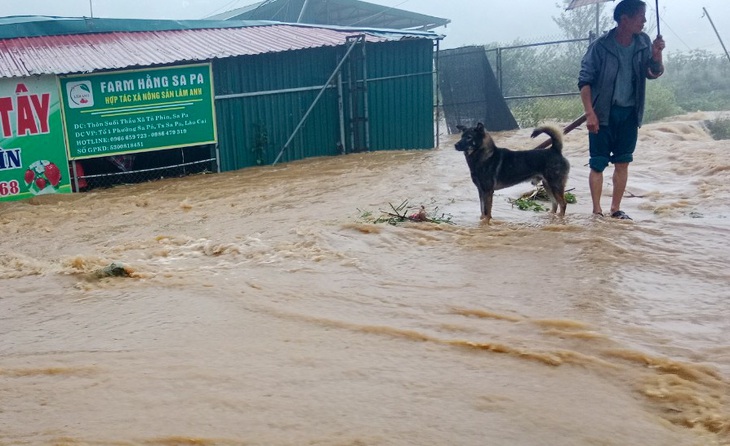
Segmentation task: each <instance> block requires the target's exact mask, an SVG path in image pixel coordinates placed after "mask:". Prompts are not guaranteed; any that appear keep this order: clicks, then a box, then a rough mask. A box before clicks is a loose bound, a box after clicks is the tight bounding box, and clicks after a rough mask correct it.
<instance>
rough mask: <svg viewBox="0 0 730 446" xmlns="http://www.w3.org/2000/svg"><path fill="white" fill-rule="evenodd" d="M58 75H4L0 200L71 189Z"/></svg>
mask: <svg viewBox="0 0 730 446" xmlns="http://www.w3.org/2000/svg"><path fill="white" fill-rule="evenodd" d="M62 127H63V126H62V124H61V106H60V101H59V97H58V84H57V83H56V78H55V77H54V76H34V77H26V78H19V79H0V201H9V200H18V199H21V198H29V197H33V196H35V195H46V194H55V193H68V192H71V182H70V181H69V171H68V160H67V158H66V146H65V144H64V140H63V128H62Z"/></svg>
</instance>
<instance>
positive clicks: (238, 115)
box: [0, 16, 441, 175]
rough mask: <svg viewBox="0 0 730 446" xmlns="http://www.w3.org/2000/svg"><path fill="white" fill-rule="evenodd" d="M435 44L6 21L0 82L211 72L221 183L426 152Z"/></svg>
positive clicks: (328, 33) (226, 27) (84, 21)
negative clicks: (305, 162)
mask: <svg viewBox="0 0 730 446" xmlns="http://www.w3.org/2000/svg"><path fill="white" fill-rule="evenodd" d="M440 38H441V36H439V35H437V34H435V33H432V32H428V31H403V30H388V29H373V28H343V27H331V26H314V25H303V24H287V23H278V22H236V21H210V20H203V21H183V22H180V21H165V20H132V19H129V20H127V19H124V20H122V19H97V18H94V19H89V18H65V17H64V18H59V17H36V16H33V17H28V16H23V17H10V18H3V19H0V81H3V82H4V81H8V80H18V79H23V78H34V77H39V76H40V77H43V76H52V77H56V78H57V79H59V82H60V84H61V85H65V84H64V80H67V79H69V78H73V77H74V76H76V77H78V76H84V75H94V74H105V75H113V74H114V73H117V72H127V71H136V70H143V71H144V70H147V69H152V68H157V69H161V68H170V67H173V68H174V67H179V66H185V65H189V64H191V63H192V64H196V63H198V64H199V63H204V64H210V67H211V73H212V85H213V99H214V109H215V129H214V130H215V132H216V134H217V137H216V138H215V139H216V141H217V145H216V149H217V152H216V153H217V154H218V156H217V158H218V159H219V162H218V170H220V171H226V170H234V169H240V168H244V167H248V166H253V165H257V164H271V163H276V162H282V161H292V160H297V159H302V158H307V157H312V156H325V155H337V154H341V153H349V152H356V151H363V150H394V149H427V148H432V147H434V137H435V130H434V98H435V88H436V86H435V83H434V68H433V67H434V65H433V57H434V54H435V51H437V50H438V42H439V40H440ZM62 94H65V92H62ZM67 142H68V144H69V145H72V141H70V140H69V141H67ZM171 147H172V146H171ZM211 147H212V146H211ZM67 150H68V152H69V153H73V147H67ZM99 153H100V156H101V155H106V154H105V153H104V152H103V151H101V152H99ZM128 153H135V151H134V150H130V151H127V152H124V153H121V155H126V154H128ZM72 158H73V157H72ZM0 175H2V173H0Z"/></svg>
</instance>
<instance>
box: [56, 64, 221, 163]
mask: <svg viewBox="0 0 730 446" xmlns="http://www.w3.org/2000/svg"><path fill="white" fill-rule="evenodd" d="M60 83H61V95H62V104H63V112H64V116H65V120H64V125H65V131H66V138H67V141H68V153H69V159H83V158H93V157H99V156H108V155H119V154H124V153H134V152H142V151H147V150H159V149H170V148H173V147H183V146H193V145H200V144H211V143H215V142H216V141H217V136H216V126H215V114H214V110H213V104H214V102H213V82H212V74H211V66H210V64H207V63H206V64H195V65H179V66H174V67H164V68H148V69H139V70H126V71H114V72H107V73H96V74H84V75H70V76H63V77H61V78H60Z"/></svg>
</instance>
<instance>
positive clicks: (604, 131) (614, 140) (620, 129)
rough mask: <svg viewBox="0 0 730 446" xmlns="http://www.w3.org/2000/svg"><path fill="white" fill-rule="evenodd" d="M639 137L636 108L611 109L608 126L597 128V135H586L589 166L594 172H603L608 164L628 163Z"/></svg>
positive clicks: (630, 160) (631, 159)
mask: <svg viewBox="0 0 730 446" xmlns="http://www.w3.org/2000/svg"><path fill="white" fill-rule="evenodd" d="M638 136H639V124H638V119H637V117H636V108H634V107H619V106H617V105H614V106H613V107H611V115H610V117H609V120H608V125H602V126H600V127H599V128H598V133H589V134H588V144H589V152H590V155H591V158H590V161H589V165H590V166H591V169H593V170H595V171H596V172H603V171H604V169H606V166H608V163H609V162H611V163H613V164H616V163H630V162H632V161H633V160H634V149H635V148H636V140H637V138H638Z"/></svg>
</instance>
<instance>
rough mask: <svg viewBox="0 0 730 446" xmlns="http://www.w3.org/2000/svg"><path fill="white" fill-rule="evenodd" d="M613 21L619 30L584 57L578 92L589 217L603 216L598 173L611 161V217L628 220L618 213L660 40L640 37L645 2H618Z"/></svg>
mask: <svg viewBox="0 0 730 446" xmlns="http://www.w3.org/2000/svg"><path fill="white" fill-rule="evenodd" d="M613 18H614V20H616V23H617V24H618V25H617V26H616V27H615V28H613V29H612V30H610V31H609V32H608V33H606V34H604V35H603V36H601V37H599V38H598V39H596V40H595V41H594V42H593V43H592V44H591V45H590V46H589V47H588V51H587V52H586V54H585V56H583V61H582V62H581V68H580V75H579V77H578V88H580V98H581V101H582V102H583V108H584V109H585V114H586V125H587V127H588V131H589V132H590V133H589V136H588V143H589V152H590V161H589V165H590V168H591V170H590V174H589V176H588V183H589V186H590V190H591V199H592V200H593V213H594V214H596V215H603V210H602V208H601V193H602V191H603V171H604V170H605V169H606V167H607V166H608V163H609V162H611V163H613V165H614V170H613V195H612V199H611V217H613V218H618V219H622V220H630V218H629V216H628V215H626V213H625V212H624V211H622V210H621V198H623V195H624V191H625V190H626V182H627V180H628V175H629V163H630V162H631V161H633V159H634V157H633V153H634V149H635V148H636V141H637V138H638V133H639V127H640V126H641V121H642V119H643V115H644V98H645V96H646V79H656V78H658V77H659V76H661V75H662V73H664V65H663V64H662V51H663V50H664V39H662V36H661V35H658V36H657V38H656V39H655V40H654V42H653V43H652V42H651V39H650V37H649V36H648V35H647V34H646V33H644V32H642V30H643V28H644V23H646V3H644V2H643V1H641V0H622V1H621V2H620V3H619V4H618V5H616V9H615V10H614V12H613Z"/></svg>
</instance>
